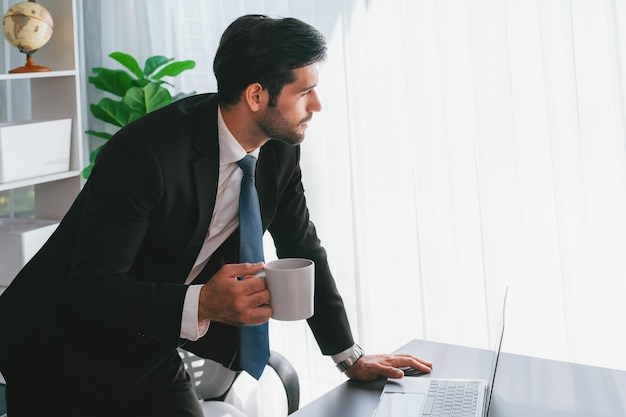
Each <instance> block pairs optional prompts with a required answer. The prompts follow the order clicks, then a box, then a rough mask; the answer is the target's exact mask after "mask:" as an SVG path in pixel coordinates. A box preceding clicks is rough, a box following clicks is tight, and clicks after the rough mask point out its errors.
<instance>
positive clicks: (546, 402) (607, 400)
mask: <svg viewBox="0 0 626 417" xmlns="http://www.w3.org/2000/svg"><path fill="white" fill-rule="evenodd" d="M398 352H405V353H412V354H414V355H416V356H418V357H421V358H423V359H426V360H429V361H432V362H433V372H432V374H431V376H433V377H444V378H445V377H448V378H483V379H488V377H489V369H490V366H491V357H492V355H491V352H489V351H487V350H483V349H474V348H467V347H462V346H456V345H449V344H444V343H435V342H426V341H423V340H413V341H411V342H409V343H408V344H406V345H405V346H403V347H402V348H400V349H398ZM428 377H429V376H422V377H419V378H428ZM384 385H385V379H382V378H379V379H377V380H375V381H372V382H368V383H361V382H355V381H346V382H344V383H342V384H341V385H339V386H337V387H336V388H334V389H333V390H331V391H330V392H328V393H326V394H324V395H323V396H321V397H320V398H318V399H316V400H314V401H313V402H311V403H309V404H307V405H306V406H305V407H303V408H302V409H300V410H299V411H297V412H296V413H294V414H292V416H293V417H320V416H324V417H371V415H372V413H373V412H374V410H375V408H376V405H377V404H378V398H379V396H380V393H381V392H382V389H383V386H384ZM494 386H495V388H494V393H493V400H492V403H491V412H490V415H489V417H566V416H567V417H570V416H571V417H573V416H580V417H625V416H626V371H617V370H612V369H607V368H598V367H594V366H585V365H577V364H572V363H567V362H560V361H553V360H547V359H539V358H531V357H528V356H522V355H514V354H508V353H502V354H501V355H500V362H499V365H498V372H497V375H496V381H495V384H494Z"/></svg>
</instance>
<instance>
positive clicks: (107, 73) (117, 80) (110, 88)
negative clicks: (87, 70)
mask: <svg viewBox="0 0 626 417" xmlns="http://www.w3.org/2000/svg"><path fill="white" fill-rule="evenodd" d="M93 72H94V73H95V74H96V76H95V77H89V83H91V84H93V85H94V87H96V88H97V89H99V90H103V91H106V92H109V93H111V94H114V95H116V96H118V97H124V94H126V91H127V90H128V89H129V88H130V87H131V86H132V81H133V79H132V78H131V77H130V75H128V73H127V72H126V71H122V70H110V69H107V68H99V67H98V68H94V69H93Z"/></svg>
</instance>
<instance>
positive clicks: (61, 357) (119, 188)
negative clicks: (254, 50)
mask: <svg viewBox="0 0 626 417" xmlns="http://www.w3.org/2000/svg"><path fill="white" fill-rule="evenodd" d="M217 106H218V100H217V96H215V95H198V96H194V97H190V98H186V99H183V100H180V101H177V102H175V103H173V104H172V105H170V106H167V107H165V108H162V109H160V110H157V111H154V112H152V113H150V114H148V115H147V116H145V117H142V118H141V119H139V120H136V121H135V122H133V123H130V124H129V125H127V126H126V127H125V128H123V129H121V130H120V131H119V132H118V133H117V134H116V135H115V136H114V137H113V138H111V139H110V140H109V141H108V142H107V143H106V145H105V146H104V147H103V149H102V150H101V152H100V154H99V157H98V161H97V163H96V165H95V167H94V169H93V171H92V173H91V176H90V179H89V181H88V182H87V183H86V185H85V187H84V188H83V190H82V191H81V193H80V194H79V196H78V197H77V199H76V201H75V202H74V203H73V205H72V207H71V208H70V210H69V211H68V213H67V214H66V216H65V217H64V218H63V220H62V222H61V224H60V225H59V227H58V228H57V230H56V232H55V233H54V234H53V235H52V237H51V238H50V239H49V240H48V242H47V243H46V244H45V245H44V247H43V248H42V249H41V250H40V251H39V252H38V253H37V255H35V256H34V257H33V259H32V260H31V261H30V262H29V263H28V264H27V265H26V266H25V267H24V268H23V270H22V271H21V272H20V273H19V275H18V276H17V277H16V278H15V280H14V281H13V282H12V284H11V285H10V286H9V288H7V290H6V291H5V292H4V293H3V294H2V296H0V369H1V370H2V371H3V373H5V372H6V373H7V379H9V376H8V374H10V373H12V374H14V375H15V372H16V368H15V366H16V365H17V364H20V363H21V362H22V361H24V360H26V358H27V357H31V358H33V357H34V358H43V359H42V361H43V360H45V361H48V362H47V363H48V365H47V368H49V369H51V372H53V371H63V370H65V372H67V370H68V369H74V370H76V371H77V372H80V371H81V370H83V369H89V368H91V369H92V370H91V371H90V372H93V368H95V369H97V371H98V372H99V373H100V374H99V375H100V378H106V377H107V376H109V377H111V378H113V379H114V378H115V374H116V373H119V372H120V370H121V369H129V368H128V366H129V362H130V361H131V360H137V359H138V358H143V359H141V360H145V362H146V364H147V365H146V366H149V364H150V363H151V361H152V359H150V355H153V356H154V357H155V358H156V357H160V356H162V355H164V354H167V353H170V354H171V352H172V351H173V350H174V349H175V348H176V347H177V346H179V344H180V342H181V341H180V339H179V337H180V325H181V317H182V306H183V300H184V296H185V292H186V288H187V287H186V286H185V285H184V281H185V279H186V277H187V276H188V273H189V271H190V269H191V267H192V266H193V263H194V261H195V259H196V257H197V255H198V252H199V250H200V248H201V247H202V244H203V241H204V238H205V235H206V232H207V230H208V227H209V223H210V221H211V216H212V213H213V208H214V204H215V197H216V192H217V181H218V178H217V177H218V171H219V149H218V139H217ZM299 158H300V147H299V146H295V147H294V146H290V145H287V144H284V143H281V142H278V141H273V140H271V141H269V142H268V143H267V144H266V145H264V146H263V147H262V148H261V151H260V154H259V159H258V164H257V171H256V172H257V173H256V184H257V189H258V194H259V200H260V206H261V212H262V220H263V228H264V230H268V231H269V232H270V233H271V235H272V237H273V239H274V242H275V245H276V249H277V254H278V256H279V257H304V258H309V259H312V260H314V261H315V264H316V284H315V315H314V316H313V317H312V318H311V319H309V320H308V323H309V325H310V327H311V329H312V331H313V333H314V335H315V337H316V340H317V342H318V344H319V346H320V348H321V350H322V352H323V353H324V354H334V353H337V352H340V351H342V350H343V349H346V348H347V347H349V346H350V345H351V344H352V343H353V340H352V336H351V332H350V328H349V325H348V320H347V317H346V314H345V310H344V306H343V302H342V300H341V297H340V296H339V294H338V292H337V289H336V286H335V283H334V280H333V278H332V275H331V273H330V271H329V268H328V262H327V260H326V253H325V251H324V249H323V247H322V246H321V245H320V241H319V239H318V237H317V234H316V231H315V228H314V226H313V224H312V223H311V222H310V220H309V213H308V209H307V205H306V200H305V196H304V188H303V186H302V182H301V172H300V166H299ZM211 327H213V326H211ZM218 327H220V326H217V325H216V326H215V328H214V329H213V330H212V331H210V332H209V333H208V334H207V335H206V336H205V337H204V338H203V339H201V341H200V343H196V344H194V345H195V348H191V345H189V346H188V347H190V349H191V350H194V351H195V352H196V353H199V354H200V355H203V356H206V357H217V359H218V360H221V361H224V358H225V357H229V355H230V356H231V357H232V354H233V352H232V349H233V346H234V345H235V344H236V341H233V340H232V339H233V338H236V337H237V331H236V329H235V330H233V328H230V329H228V326H225V325H221V327H222V328H223V329H225V330H224V331H217V332H216V331H215V329H217V328H218ZM146 352H149V354H147V353H146ZM150 352H151V353H150ZM146 356H147V357H148V358H146ZM131 358H132V359H131ZM124 367H126V368H124ZM126 372H129V371H126ZM137 373H138V374H137V377H139V375H140V374H141V369H138V370H137Z"/></svg>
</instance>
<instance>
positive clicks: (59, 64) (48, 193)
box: [0, 0, 83, 292]
mask: <svg viewBox="0 0 626 417" xmlns="http://www.w3.org/2000/svg"><path fill="white" fill-rule="evenodd" d="M21 1H23V0H0V5H1V6H2V10H1V14H2V15H4V13H5V12H6V11H7V10H8V8H9V7H10V6H12V5H13V4H16V3H20V2H21ZM76 1H77V0H39V1H38V2H37V3H39V4H40V5H41V6H43V7H45V8H46V9H48V11H49V12H50V14H51V15H52V18H53V20H54V32H53V35H52V38H51V39H50V41H49V42H48V43H47V44H46V45H44V46H43V47H42V48H41V49H40V50H38V51H37V52H35V53H34V54H33V59H34V61H35V64H37V65H43V66H47V67H50V68H51V69H52V71H49V72H33V73H22V74H9V73H8V72H9V70H11V69H13V68H16V67H19V66H22V65H24V64H25V62H26V55H24V54H22V53H20V52H19V51H18V50H17V48H15V47H13V46H12V45H11V44H9V43H8V42H6V40H5V39H4V37H1V38H0V42H2V45H0V122H16V121H20V120H28V119H65V118H70V119H72V133H71V146H70V170H69V171H67V172H62V173H58V174H52V175H45V176H41V177H36V178H29V179H24V180H20V181H14V182H7V183H0V192H5V191H10V190H15V189H18V188H22V187H29V186H33V189H34V200H35V201H34V206H35V218H38V219H51V220H60V219H61V218H62V217H63V215H64V214H65V213H66V212H67V210H68V209H69V207H70V205H71V204H72V202H73V201H74V199H75V198H76V195H77V194H78V192H79V191H80V189H81V187H82V184H83V181H82V177H81V169H82V167H83V162H82V159H83V128H82V117H81V102H80V100H81V94H80V86H81V83H80V79H79V59H78V57H79V55H78V50H79V49H78V47H79V43H78V33H77V28H78V26H77V4H76ZM28 98H30V100H28ZM3 107H4V108H3ZM25 163H27V162H26V161H25ZM1 291H2V288H0V292H1Z"/></svg>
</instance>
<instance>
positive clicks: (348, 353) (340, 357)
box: [331, 345, 356, 363]
mask: <svg viewBox="0 0 626 417" xmlns="http://www.w3.org/2000/svg"><path fill="white" fill-rule="evenodd" d="M355 350H356V348H355V347H354V345H352V346H350V347H349V348H348V349H346V350H344V351H343V352H339V353H336V354H334V355H331V358H333V360H334V361H335V363H339V362H341V361H345V360H346V359H348V358H349V357H350V356H352V355H353V354H354V352H355Z"/></svg>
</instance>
